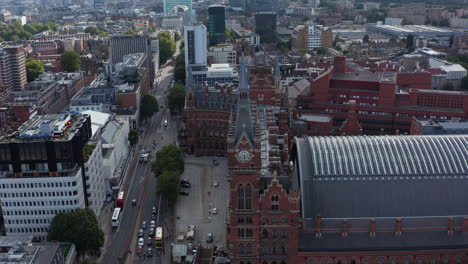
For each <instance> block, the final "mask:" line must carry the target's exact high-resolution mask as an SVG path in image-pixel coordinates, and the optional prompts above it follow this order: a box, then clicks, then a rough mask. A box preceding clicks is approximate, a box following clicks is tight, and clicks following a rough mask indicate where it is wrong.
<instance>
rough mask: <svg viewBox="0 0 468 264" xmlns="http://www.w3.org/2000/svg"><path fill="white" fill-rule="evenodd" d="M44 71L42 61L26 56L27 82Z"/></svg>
mask: <svg viewBox="0 0 468 264" xmlns="http://www.w3.org/2000/svg"><path fill="white" fill-rule="evenodd" d="M43 73H44V64H43V63H42V61H39V60H36V59H33V58H28V59H27V60H26V77H27V79H28V82H32V81H34V80H35V79H36V78H37V77H39V75H41V74H43Z"/></svg>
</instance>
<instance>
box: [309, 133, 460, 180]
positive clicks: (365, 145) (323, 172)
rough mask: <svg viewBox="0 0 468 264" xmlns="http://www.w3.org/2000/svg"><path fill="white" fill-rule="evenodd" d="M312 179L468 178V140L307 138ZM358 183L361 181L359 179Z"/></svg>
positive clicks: (405, 137) (402, 137) (395, 137)
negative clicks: (411, 176) (452, 176)
mask: <svg viewBox="0 0 468 264" xmlns="http://www.w3.org/2000/svg"><path fill="white" fill-rule="evenodd" d="M307 140H308V144H309V147H310V150H311V156H310V158H311V161H312V164H311V172H312V175H310V177H314V178H319V179H320V178H321V177H359V176H365V177H367V176H369V177H376V176H410V175H415V176H425V177H426V176H431V175H433V176H441V175H467V174H468V136H450V137H440V136H385V137H379V136H372V137H315V138H312V137H310V138H308V139H307ZM356 180H359V178H356Z"/></svg>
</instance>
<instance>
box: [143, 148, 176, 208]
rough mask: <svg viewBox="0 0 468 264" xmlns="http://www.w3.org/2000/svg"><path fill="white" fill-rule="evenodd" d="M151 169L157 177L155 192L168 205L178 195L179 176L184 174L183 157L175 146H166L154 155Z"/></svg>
mask: <svg viewBox="0 0 468 264" xmlns="http://www.w3.org/2000/svg"><path fill="white" fill-rule="evenodd" d="M151 169H152V171H153V173H154V175H155V176H156V177H158V185H157V189H156V191H157V192H158V193H162V194H163V195H164V196H165V197H166V198H167V200H168V201H169V202H170V203H172V204H173V203H174V202H175V201H176V200H177V197H178V195H179V188H180V175H181V174H182V173H183V172H184V155H183V152H182V149H181V148H180V147H178V146H177V145H173V144H172V145H168V146H165V147H163V148H162V149H161V150H160V151H158V152H157V153H156V160H155V161H154V162H153V164H152V165H151Z"/></svg>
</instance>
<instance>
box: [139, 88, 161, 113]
mask: <svg viewBox="0 0 468 264" xmlns="http://www.w3.org/2000/svg"><path fill="white" fill-rule="evenodd" d="M158 111H159V105H158V100H156V98H154V96H152V95H149V94H147V95H144V96H143V98H141V105H140V114H141V118H142V119H146V118H149V117H152V116H153V115H154V114H155V113H157V112H158Z"/></svg>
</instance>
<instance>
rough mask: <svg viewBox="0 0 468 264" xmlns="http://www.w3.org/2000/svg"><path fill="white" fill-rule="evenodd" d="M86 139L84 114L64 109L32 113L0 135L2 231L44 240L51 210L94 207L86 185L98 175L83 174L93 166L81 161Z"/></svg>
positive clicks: (87, 120)
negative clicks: (60, 111)
mask: <svg viewBox="0 0 468 264" xmlns="http://www.w3.org/2000/svg"><path fill="white" fill-rule="evenodd" d="M91 137H92V132H91V118H90V116H89V115H81V114H79V113H66V114H56V115H43V116H35V117H33V118H31V119H30V120H29V121H28V122H26V123H25V124H23V125H22V126H21V127H20V128H19V129H18V130H17V132H15V133H14V134H12V135H10V136H7V137H2V138H0V200H1V206H2V210H3V217H4V220H5V229H6V234H7V235H30V236H34V237H36V238H38V239H45V238H46V236H47V232H48V227H49V225H50V222H51V221H52V219H53V218H54V216H55V215H56V214H58V213H61V212H70V211H73V210H76V209H80V208H85V207H90V208H91V209H93V210H95V209H94V208H93V207H91V206H90V201H91V202H92V203H93V199H94V197H95V194H94V193H95V189H94V188H91V187H93V186H97V183H96V182H98V181H96V180H94V179H95V177H94V176H95V175H97V174H99V173H98V172H96V173H94V172H90V173H88V174H86V170H88V171H95V170H96V167H95V165H96V164H95V163H87V164H85V163H86V162H85V161H84V155H83V149H84V148H85V146H86V145H87V144H89V143H88V142H89V139H91ZM95 150H96V149H95ZM92 158H98V157H97V156H93V157H92ZM96 162H99V161H98V160H97V161H96ZM96 197H99V195H98V196H96Z"/></svg>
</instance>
